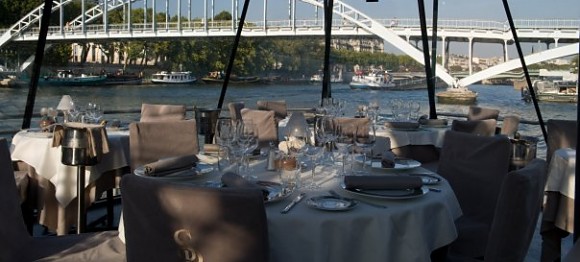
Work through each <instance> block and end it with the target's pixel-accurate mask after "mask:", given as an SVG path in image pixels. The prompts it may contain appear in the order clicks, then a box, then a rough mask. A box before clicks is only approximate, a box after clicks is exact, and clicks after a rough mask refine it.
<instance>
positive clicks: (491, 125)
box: [451, 119, 497, 136]
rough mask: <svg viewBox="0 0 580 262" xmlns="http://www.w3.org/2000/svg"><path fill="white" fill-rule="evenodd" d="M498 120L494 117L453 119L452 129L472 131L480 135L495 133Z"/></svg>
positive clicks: (465, 131)
mask: <svg viewBox="0 0 580 262" xmlns="http://www.w3.org/2000/svg"><path fill="white" fill-rule="evenodd" d="M496 124H497V121H496V120H494V119H485V120H453V122H451V130H453V131H458V132H464V133H470V134H473V135H479V136H493V135H495V129H496Z"/></svg>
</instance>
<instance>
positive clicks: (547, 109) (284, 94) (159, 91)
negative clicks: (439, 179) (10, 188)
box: [0, 83, 577, 156]
mask: <svg viewBox="0 0 580 262" xmlns="http://www.w3.org/2000/svg"><path fill="white" fill-rule="evenodd" d="M469 88H470V89H471V90H473V91H476V92H478V98H477V105H478V106H482V107H491V108H497V109H499V110H500V111H501V113H500V116H506V115H518V116H520V117H521V118H522V119H525V120H530V121H537V120H538V117H537V115H536V112H535V109H534V106H533V104H532V103H525V102H523V101H522V100H521V97H520V92H519V90H515V89H514V88H513V87H512V86H491V85H472V86H470V87H469ZM321 89H322V85H321V84H309V83H307V84H297V85H277V84H258V85H251V86H230V87H229V88H228V90H227V94H226V97H225V102H224V108H227V107H226V105H227V103H228V102H232V101H244V102H245V104H246V106H247V107H255V104H256V101H257V100H282V99H283V100H286V101H287V103H288V107H290V108H299V107H312V106H313V105H316V104H317V103H318V101H319V100H320V96H321V95H320V94H321ZM439 91H442V89H438V90H437V91H436V92H439ZM220 92H221V85H206V84H202V83H196V84H191V85H133V86H128V85H125V86H104V87H48V86H40V87H39V89H38V92H37V95H36V104H35V109H34V112H36V113H38V112H40V108H42V107H54V108H56V106H57V104H58V102H59V100H60V98H61V97H62V95H65V94H68V95H71V97H72V98H73V100H75V102H76V103H77V104H78V105H86V104H87V103H89V102H92V103H97V104H99V105H101V107H102V108H103V109H104V110H105V111H106V110H138V109H140V108H141V103H165V104H186V105H188V106H197V107H202V108H216V107H217V102H218V99H219V96H220ZM27 95H28V89H27V88H14V89H10V88H5V89H0V119H2V121H1V122H2V123H0V131H6V130H18V129H19V128H20V126H21V125H22V119H19V118H13V117H8V116H14V115H21V114H23V112H24V108H25V106H26V99H27ZM332 97H334V98H340V99H344V100H345V101H346V102H347V103H346V110H345V111H346V112H347V114H353V113H354V110H355V108H356V107H357V106H358V105H359V104H364V103H368V102H369V101H371V100H376V101H378V102H379V104H380V110H381V113H383V114H390V113H391V112H390V109H389V106H388V104H389V101H391V100H393V99H403V100H415V101H418V102H419V103H420V104H421V113H422V114H428V113H429V103H428V98H427V90H426V89H421V90H409V91H371V90H351V89H350V88H349V86H348V84H335V83H333V84H332ZM539 106H540V109H541V112H542V117H543V119H544V120H547V119H551V118H556V119H576V110H577V106H576V104H573V103H571V104H560V103H540V105H539ZM436 108H437V112H440V113H443V112H448V113H455V114H466V113H467V110H468V106H466V105H445V104H437V105H436ZM7 118H12V119H7ZM105 118H106V119H109V120H111V119H120V120H121V121H122V122H125V123H128V122H131V121H136V120H138V119H139V115H138V114H122V115H106V116H105ZM36 123H38V120H37V119H33V121H32V125H33V126H32V127H35V125H36ZM520 133H521V134H522V135H528V136H535V137H538V138H540V140H541V141H540V144H539V149H540V150H539V156H540V155H541V154H542V153H541V151H543V147H544V144H543V139H542V132H541V129H540V126H539V125H520ZM4 136H5V137H8V138H9V137H10V135H9V134H8V135H4Z"/></svg>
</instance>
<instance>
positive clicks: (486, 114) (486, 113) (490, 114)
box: [467, 106, 499, 121]
mask: <svg viewBox="0 0 580 262" xmlns="http://www.w3.org/2000/svg"><path fill="white" fill-rule="evenodd" d="M498 116H499V110H497V109H493V108H485V107H477V106H470V107H469V111H468V112H467V120H471V121H473V120H485V119H495V120H497V118H498Z"/></svg>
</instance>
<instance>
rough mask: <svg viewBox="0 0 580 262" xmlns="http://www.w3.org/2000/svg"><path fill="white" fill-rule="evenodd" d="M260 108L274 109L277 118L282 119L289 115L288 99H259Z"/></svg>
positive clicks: (257, 103)
mask: <svg viewBox="0 0 580 262" xmlns="http://www.w3.org/2000/svg"><path fill="white" fill-rule="evenodd" d="M256 105H257V106H258V110H272V111H274V116H275V117H276V120H278V121H279V120H282V119H284V118H286V117H287V116H288V108H287V106H286V101H284V100H280V101H263V100H259V101H257V102H256Z"/></svg>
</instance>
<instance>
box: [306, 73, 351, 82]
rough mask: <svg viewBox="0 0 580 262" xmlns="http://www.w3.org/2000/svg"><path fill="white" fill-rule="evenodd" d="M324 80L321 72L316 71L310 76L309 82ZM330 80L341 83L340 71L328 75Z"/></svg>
mask: <svg viewBox="0 0 580 262" xmlns="http://www.w3.org/2000/svg"><path fill="white" fill-rule="evenodd" d="M323 80H324V74H323V73H317V74H314V75H312V76H311V77H310V82H322V81H323ZM330 82H331V83H342V82H344V80H343V79H342V73H340V72H339V74H338V75H335V74H332V75H330Z"/></svg>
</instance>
